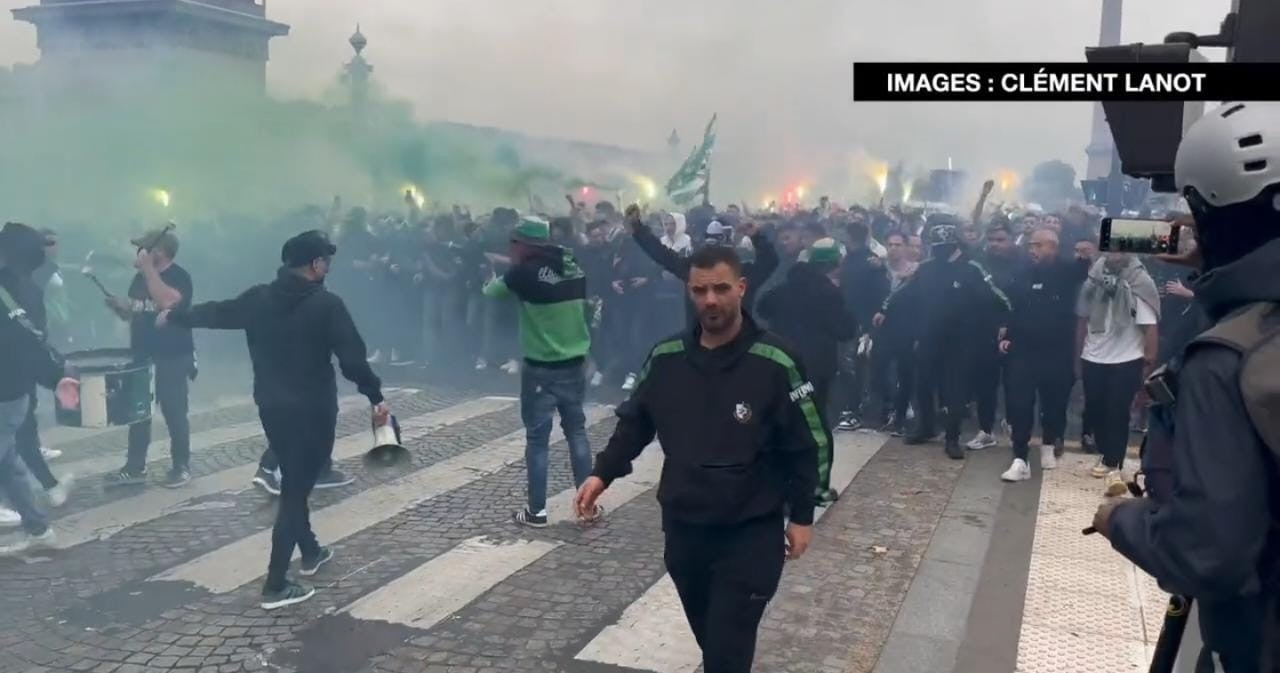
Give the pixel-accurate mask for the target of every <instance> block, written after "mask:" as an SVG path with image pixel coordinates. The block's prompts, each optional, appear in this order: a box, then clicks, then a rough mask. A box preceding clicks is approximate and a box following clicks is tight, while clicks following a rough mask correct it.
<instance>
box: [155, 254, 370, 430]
mask: <svg viewBox="0 0 1280 673" xmlns="http://www.w3.org/2000/svg"><path fill="white" fill-rule="evenodd" d="M169 320H170V321H171V322H172V323H174V324H176V325H181V326H186V327H207V328H211V329H242V330H244V331H245V341H247V342H248V344H249V359H250V360H252V362H253V399H254V401H255V402H256V403H257V404H258V406H260V407H272V408H278V407H284V408H291V409H292V408H315V407H320V408H324V409H329V408H336V406H337V404H338V386H337V380H336V377H335V376H334V373H333V365H332V363H331V358H332V357H333V356H337V358H338V366H339V367H341V368H342V375H343V376H345V377H346V378H347V379H348V380H350V381H352V382H353V383H355V384H356V387H357V389H358V390H359V391H360V394H362V395H364V396H365V397H367V398H369V402H370V403H372V404H378V403H380V402H382V382H381V381H379V380H378V377H377V375H375V374H374V373H373V370H372V369H370V367H369V363H368V362H367V360H366V351H365V345H364V340H362V339H361V338H360V332H358V331H357V330H356V326H355V323H354V322H352V320H351V314H350V313H348V312H347V306H346V304H344V303H343V302H342V299H341V298H339V297H338V295H336V294H333V293H331V292H329V291H328V290H326V289H325V287H324V284H323V283H316V282H311V281H308V280H305V279H303V278H300V277H298V276H296V275H294V274H293V273H291V272H290V271H289V270H288V269H280V270H279V272H278V273H277V276H276V280H275V282H272V283H269V284H265V285H255V286H253V287H251V288H249V289H248V290H245V292H244V293H243V294H241V295H240V296H239V297H236V298H235V299H230V300H227V301H211V302H205V303H203V304H197V305H195V306H192V307H191V309H190V310H187V311H173V312H172V313H171V314H170V316H169Z"/></svg>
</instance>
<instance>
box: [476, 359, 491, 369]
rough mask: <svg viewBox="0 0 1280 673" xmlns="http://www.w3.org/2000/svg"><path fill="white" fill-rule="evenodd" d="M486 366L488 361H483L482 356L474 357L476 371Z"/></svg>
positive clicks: (486, 367)
mask: <svg viewBox="0 0 1280 673" xmlns="http://www.w3.org/2000/svg"><path fill="white" fill-rule="evenodd" d="M488 368H489V363H488V362H485V361H484V358H476V371H478V372H482V371H484V370H486V369H488Z"/></svg>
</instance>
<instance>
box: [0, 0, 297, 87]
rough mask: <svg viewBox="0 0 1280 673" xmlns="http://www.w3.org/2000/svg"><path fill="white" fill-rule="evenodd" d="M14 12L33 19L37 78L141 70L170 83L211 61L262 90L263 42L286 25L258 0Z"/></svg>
mask: <svg viewBox="0 0 1280 673" xmlns="http://www.w3.org/2000/svg"><path fill="white" fill-rule="evenodd" d="M13 16H14V18H16V19H17V20H19V21H26V22H28V23H31V24H33V25H34V26H35V27H36V33H37V34H36V44H37V46H38V47H39V49H40V62H39V63H38V64H37V66H38V68H39V69H40V70H43V71H45V72H43V73H41V79H43V80H44V81H45V82H46V83H57V84H61V85H64V86H77V87H80V86H93V85H95V84H97V85H100V86H101V85H105V86H114V85H123V84H127V83H130V82H137V81H139V79H140V77H139V76H140V75H146V76H145V77H143V78H142V79H144V80H147V81H148V82H149V83H150V84H156V85H159V86H167V85H171V84H178V83H180V82H179V80H180V79H181V78H188V77H190V76H191V75H192V72H193V70H192V66H195V67H199V66H212V67H209V68H207V72H208V73H210V74H211V75H213V76H216V77H219V78H224V79H228V80H233V81H235V82H237V83H240V84H245V85H248V86H253V87H257V88H259V89H260V90H263V89H265V85H266V67H267V60H268V57H269V50H268V44H269V42H270V40H271V38H273V37H279V36H283V35H287V34H288V33H289V26H287V25H285V24H283V23H278V22H275V21H271V20H269V19H267V18H266V4H265V2H263V3H261V4H260V3H259V2H257V1H256V0H40V4H38V5H32V6H30V7H22V8H19V9H15V10H13ZM194 72H200V73H202V74H201V76H202V77H203V72H205V71H201V70H195V71H194ZM50 75H53V77H50ZM153 76H158V77H159V78H160V79H159V80H156V79H154V78H153ZM166 76H171V77H172V78H173V80H172V81H165V79H164V78H165V77H166ZM206 84H207V83H206Z"/></svg>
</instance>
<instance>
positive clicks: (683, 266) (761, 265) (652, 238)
mask: <svg viewBox="0 0 1280 673" xmlns="http://www.w3.org/2000/svg"><path fill="white" fill-rule="evenodd" d="M626 214H627V227H628V228H629V229H631V236H632V238H634V239H635V242H636V245H639V246H640V249H641V250H644V252H645V254H647V255H649V257H650V258H651V259H653V261H655V262H657V263H658V266H660V267H662V268H663V269H665V270H666V271H667V273H670V274H671V275H673V276H675V277H676V278H679V279H680V280H681V282H687V281H688V280H689V258H688V257H684V256H682V255H680V253H678V252H676V251H674V250H672V249H671V248H668V247H667V246H665V245H663V244H662V239H660V238H658V237H657V235H655V234H654V233H653V232H652V231H650V230H649V227H647V226H645V224H644V219H643V218H641V217H640V209H639V208H635V207H634V206H629V207H627V213H626ZM746 226H747V231H748V234H749V236H750V238H751V245H752V246H753V249H754V250H755V251H756V257H755V261H754V262H746V263H744V264H743V265H742V277H743V278H744V279H745V280H746V281H747V294H746V297H745V298H743V300H742V301H743V303H742V306H743V308H745V309H746V310H748V311H750V310H752V307H754V306H755V301H756V296H757V295H758V293H759V291H760V288H761V287H763V286H764V283H765V281H767V280H769V276H772V275H773V272H774V271H775V270H776V269H777V268H778V264H779V260H778V251H777V250H776V249H774V247H773V243H771V242H770V241H769V237H768V236H766V235H765V234H764V232H762V231H760V230H759V229H758V228H756V227H755V226H754V225H746ZM690 235H691V236H692V233H691V234H690ZM703 244H704V245H730V246H731V245H732V242H728V241H715V242H713V241H711V240H710V239H708V240H706V241H704V242H703ZM690 316H691V318H692V313H691V314H690ZM691 322H692V319H691Z"/></svg>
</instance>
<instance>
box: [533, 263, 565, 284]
mask: <svg viewBox="0 0 1280 673" xmlns="http://www.w3.org/2000/svg"><path fill="white" fill-rule="evenodd" d="M538 280H539V281H541V282H543V283H546V284H548V285H555V284H557V283H559V282H560V281H562V280H564V279H563V278H561V277H560V274H558V273H556V272H555V271H552V270H551V269H550V268H548V267H545V266H544V267H542V268H541V269H538Z"/></svg>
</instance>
